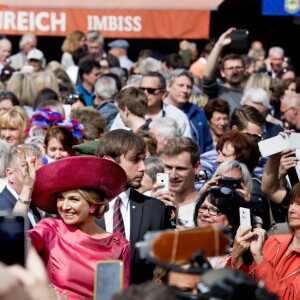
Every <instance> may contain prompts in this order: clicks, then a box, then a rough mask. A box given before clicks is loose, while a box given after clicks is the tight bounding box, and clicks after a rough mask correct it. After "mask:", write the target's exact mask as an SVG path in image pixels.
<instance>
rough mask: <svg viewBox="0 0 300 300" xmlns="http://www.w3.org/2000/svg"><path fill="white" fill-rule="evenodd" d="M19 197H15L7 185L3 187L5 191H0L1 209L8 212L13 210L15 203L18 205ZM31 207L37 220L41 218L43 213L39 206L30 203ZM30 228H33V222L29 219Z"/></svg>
mask: <svg viewBox="0 0 300 300" xmlns="http://www.w3.org/2000/svg"><path fill="white" fill-rule="evenodd" d="M16 202H17V199H16V198H15V197H14V195H13V194H12V193H11V192H10V191H9V190H8V188H7V187H5V188H4V189H3V191H2V192H1V193H0V210H5V211H8V212H12V211H13V209H14V207H15V205H16ZM30 209H31V210H32V212H33V216H34V219H35V221H36V222H38V221H40V220H41V215H40V213H39V211H38V210H37V208H36V207H35V206H33V205H30ZM29 225H30V228H32V224H31V222H30V221H29Z"/></svg>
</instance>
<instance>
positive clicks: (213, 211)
mask: <svg viewBox="0 0 300 300" xmlns="http://www.w3.org/2000/svg"><path fill="white" fill-rule="evenodd" d="M206 210H207V212H208V213H209V214H210V215H211V216H217V215H219V214H220V212H219V210H217V209H215V208H213V207H207V206H200V207H199V209H198V213H204V212H205V211H206Z"/></svg>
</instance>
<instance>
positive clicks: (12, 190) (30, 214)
mask: <svg viewBox="0 0 300 300" xmlns="http://www.w3.org/2000/svg"><path fill="white" fill-rule="evenodd" d="M6 187H7V189H8V190H9V191H10V192H11V193H12V195H13V196H14V197H15V198H16V199H17V201H18V198H19V195H18V194H17V192H16V191H15V190H14V189H13V188H12V187H11V186H10V185H9V184H7V185H6ZM27 215H28V218H29V221H30V223H31V225H32V227H34V226H35V225H36V222H35V219H34V216H33V212H32V210H31V209H30V208H29V211H28V213H27Z"/></svg>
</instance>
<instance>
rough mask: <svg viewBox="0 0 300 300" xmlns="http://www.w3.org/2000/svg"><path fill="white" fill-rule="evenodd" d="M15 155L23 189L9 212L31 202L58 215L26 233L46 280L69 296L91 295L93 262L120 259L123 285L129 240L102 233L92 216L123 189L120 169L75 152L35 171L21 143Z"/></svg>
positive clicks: (23, 208) (25, 207)
mask: <svg viewBox="0 0 300 300" xmlns="http://www.w3.org/2000/svg"><path fill="white" fill-rule="evenodd" d="M19 157H20V161H21V174H22V177H23V189H22V192H21V194H20V196H19V198H18V201H17V204H16V206H15V209H14V211H19V212H20V211H21V212H25V213H26V212H28V210H29V205H30V203H31V201H32V203H33V204H34V205H35V206H37V207H38V208H40V209H42V210H44V211H46V212H49V213H52V214H58V215H59V216H60V217H59V218H45V219H43V220H41V221H40V222H39V223H38V224H37V225H36V226H35V227H34V228H33V229H32V230H29V232H28V234H29V238H30V239H31V243H32V245H33V246H34V247H35V249H36V250H37V251H38V253H39V254H40V256H41V257H42V259H43V261H44V263H45V265H46V268H47V271H48V275H49V277H50V281H51V284H52V285H53V286H54V287H56V288H57V289H58V290H59V292H61V293H63V292H64V293H66V294H67V295H68V299H69V300H71V299H75V300H77V299H86V298H89V297H92V296H93V290H94V276H95V270H96V264H97V262H98V261H100V260H122V261H123V263H124V286H125V287H127V286H128V283H129V268H130V244H129V242H128V241H127V240H126V239H125V237H124V236H123V235H122V234H121V233H119V232H117V233H108V232H106V231H104V230H103V229H101V228H100V227H98V226H97V225H96V223H95V221H94V218H95V217H96V218H102V217H103V215H104V213H105V212H106V211H107V209H108V200H111V199H113V198H115V197H116V196H117V195H118V194H119V193H120V192H121V191H122V190H123V189H124V187H125V184H126V174H125V172H124V170H123V169H122V168H121V167H120V166H119V165H117V164H116V163H114V162H112V161H109V160H106V159H102V158H98V157H93V156H78V157H69V158H65V159H61V160H57V161H55V162H53V163H51V164H47V165H45V166H44V167H42V168H40V169H39V170H37V171H35V169H34V160H35V157H31V158H26V154H25V152H24V149H23V148H22V146H20V147H19ZM107 174H109V175H107ZM31 199H32V200H31Z"/></svg>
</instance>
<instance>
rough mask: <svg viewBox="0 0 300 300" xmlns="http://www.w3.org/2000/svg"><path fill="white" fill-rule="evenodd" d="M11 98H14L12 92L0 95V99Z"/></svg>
mask: <svg viewBox="0 0 300 300" xmlns="http://www.w3.org/2000/svg"><path fill="white" fill-rule="evenodd" d="M11 97H16V96H15V95H14V94H13V93H12V92H1V93H0V99H1V100H3V99H6V98H11Z"/></svg>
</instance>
